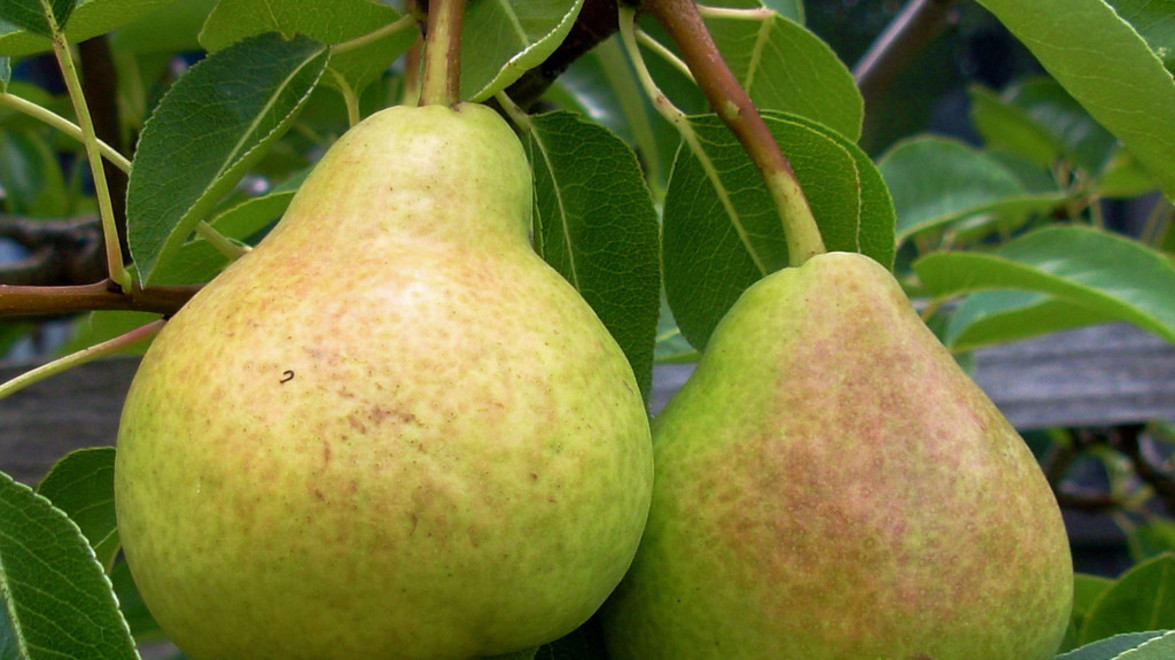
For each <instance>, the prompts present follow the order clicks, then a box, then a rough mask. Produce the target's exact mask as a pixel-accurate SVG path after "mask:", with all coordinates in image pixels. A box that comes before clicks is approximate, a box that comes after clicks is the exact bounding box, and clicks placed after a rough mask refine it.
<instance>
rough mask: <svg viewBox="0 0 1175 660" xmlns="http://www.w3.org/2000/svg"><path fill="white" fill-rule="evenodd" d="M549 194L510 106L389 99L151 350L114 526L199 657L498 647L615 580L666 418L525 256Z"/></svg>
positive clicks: (153, 596)
mask: <svg viewBox="0 0 1175 660" xmlns="http://www.w3.org/2000/svg"><path fill="white" fill-rule="evenodd" d="M531 195H532V183H531V175H530V169H529V167H528V165H527V161H526V156H525V153H524V152H523V149H522V146H521V144H520V142H519V141H518V139H517V137H516V136H515V135H514V133H513V132H512V131H511V130H510V128H509V126H508V125H507V124H506V123H505V122H504V121H502V120H501V119H500V118H499V117H498V115H497V114H496V113H494V112H493V111H492V110H490V109H488V108H486V107H484V106H479V105H471V104H459V105H456V106H453V107H447V106H444V107H442V106H426V107H394V108H389V109H386V110H383V111H381V112H379V113H377V114H375V115H372V116H371V117H369V118H368V119H366V120H364V121H362V122H361V123H359V124H358V125H356V126H355V127H354V128H353V129H352V130H350V131H348V132H347V133H346V134H345V135H344V136H343V137H342V138H341V139H340V140H339V141H338V142H337V143H336V144H335V145H334V146H333V147H332V148H331V149H330V150H329V151H328V152H327V153H326V154H325V156H324V157H323V158H322V160H321V162H320V163H319V164H318V165H317V166H316V167H315V169H314V171H313V172H312V174H311V175H310V176H309V177H308V178H307V180H306V181H305V183H304V185H303V186H302V188H301V189H300V190H299V192H298V193H297V195H296V196H295V198H294V199H293V201H292V202H291V204H290V207H289V209H288V211H287V213H286V214H285V216H284V217H283V218H282V220H281V221H280V222H279V223H278V225H277V226H276V227H275V228H274V230H273V231H272V232H271V233H270V234H269V235H268V236H267V237H266V238H265V239H264V240H263V241H262V242H261V243H260V244H259V245H258V246H257V248H256V249H254V250H253V251H251V252H250V253H248V254H247V255H246V256H244V257H243V258H241V259H240V260H238V261H237V262H235V263H234V264H233V265H232V266H230V267H229V268H228V269H226V270H225V271H224V272H223V273H222V274H221V275H220V276H219V277H217V278H216V279H215V280H214V281H212V282H211V283H210V284H209V285H208V286H206V287H205V288H204V289H202V290H201V291H200V292H199V293H198V294H197V295H196V296H195V297H194V298H193V299H192V300H191V301H190V302H189V303H188V304H187V305H185V306H184V307H183V309H182V310H180V311H179V313H177V314H176V315H175V317H174V318H173V319H171V320H170V321H169V322H168V323H167V325H166V326H165V327H164V329H163V330H162V332H161V333H160V334H159V336H158V337H157V338H156V339H155V341H154V343H153V344H152V345H151V347H150V349H149V350H148V352H147V354H146V356H145V357H144V358H143V362H142V365H141V367H140V369H139V371H138V373H137V374H136V376H135V379H134V382H133V384H132V386H131V389H130V391H129V394H128V396H127V400H126V404H125V408H124V411H123V414H122V421H121V427H120V429H119V434H118V454H117V461H116V465H115V489H116V490H115V494H116V505H117V512H118V524H119V533H120V536H121V539H122V542H123V546H124V548H125V551H126V558H127V561H128V563H129V566H130V569H131V573H132V575H133V576H134V579H135V582H136V584H137V585H138V587H139V589H140V591H141V592H142V596H143V598H144V600H145V601H146V604H147V606H148V608H149V609H150V611H151V613H152V614H153V615H154V616H155V618H156V619H157V620H158V622H159V623H160V625H161V626H162V628H163V630H164V631H165V632H166V633H167V634H168V635H169V636H170V637H171V638H172V639H173V640H174V641H175V642H176V643H177V645H178V646H179V647H180V648H181V649H182V650H183V651H185V652H186V654H187V655H188V656H189V657H191V658H192V659H193V660H241V659H245V658H248V659H250V660H267V659H273V660H278V659H280V660H298V659H307V660H311V659H313V660H331V659H347V660H359V659H364V660H372V659H381V658H396V659H417V658H419V659H428V660H440V659H446V658H453V659H465V658H476V657H481V656H489V655H495V654H504V653H507V652H511V651H514V650H518V649H524V648H529V647H534V646H537V645H540V644H542V643H544V642H547V641H550V640H552V639H555V638H558V637H560V636H562V635H563V634H565V633H567V632H569V631H571V630H572V629H574V628H575V627H576V626H578V625H579V624H580V623H581V622H583V621H584V620H586V619H587V618H588V617H589V616H590V615H591V614H592V613H593V612H594V611H595V610H596V609H597V608H598V606H599V605H600V603H602V602H603V601H604V599H605V597H606V596H607V595H608V593H609V592H610V591H611V590H612V589H613V588H614V587H615V585H616V584H617V583H618V582H619V581H620V578H621V577H622V576H623V574H624V572H625V570H626V569H627V568H628V566H629V564H630V562H631V560H632V556H633V554H634V553H635V551H636V547H637V543H638V541H639V537H640V534H641V531H642V529H643V526H644V523H645V517H646V513H647V509H648V503H649V497H650V492H651V487H652V462H651V455H652V448H651V443H650V439H649V426H648V419H647V415H646V412H645V409H644V405H643V403H642V399H641V395H640V393H639V391H638V387H637V384H636V381H635V379H634V376H633V373H632V371H631V368H630V366H629V364H628V362H627V361H626V359H625V356H624V354H623V353H622V352H621V350H620V348H619V347H618V345H617V344H616V343H615V341H614V340H613V339H612V337H611V336H610V335H609V333H608V332H607V330H606V329H605V328H604V326H603V325H602V324H601V322H600V321H599V319H598V318H597V317H596V316H595V315H594V314H593V312H592V311H591V309H590V308H589V307H588V305H587V304H586V303H585V302H584V301H583V299H582V298H581V297H580V296H579V295H578V293H577V292H576V291H575V290H574V289H573V288H572V287H571V286H570V285H568V284H567V283H566V282H565V281H564V280H563V279H562V278H561V277H560V276H559V275H558V274H557V273H556V272H555V271H554V270H552V269H551V268H549V267H548V266H547V265H546V264H545V263H544V262H543V261H542V260H541V259H540V258H539V257H538V256H537V255H536V254H535V253H534V252H533V250H532V249H531V246H530V243H529V238H528V231H529V229H530V219H531V203H532V202H531Z"/></svg>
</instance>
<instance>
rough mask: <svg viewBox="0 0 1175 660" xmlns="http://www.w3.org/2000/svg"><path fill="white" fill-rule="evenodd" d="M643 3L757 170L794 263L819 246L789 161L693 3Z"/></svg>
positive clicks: (678, 0) (655, 0)
mask: <svg viewBox="0 0 1175 660" xmlns="http://www.w3.org/2000/svg"><path fill="white" fill-rule="evenodd" d="M643 6H644V7H645V9H647V10H648V11H649V13H650V14H652V15H653V18H655V19H656V20H657V22H658V23H660V24H661V27H663V28H665V31H666V32H667V33H669V36H670V37H671V38H672V39H673V41H674V43H675V44H677V48H678V50H680V51H681V55H682V59H683V60H685V63H686V65H687V66H689V69H690V71H691V72H692V73H693V75H694V79H695V80H696V81H697V83H698V87H699V88H701V90H702V93H703V94H705V95H706V99H707V100H709V101H710V105H711V106H713V108H714V110H715V112H717V114H718V117H719V118H720V119H721V120H722V121H723V123H725V124H726V125H727V127H729V128H730V130H731V132H733V133H734V135H735V136H736V137H737V138H738V141H739V143H741V144H742V146H743V149H744V150H746V152H747V155H748V156H749V157H750V159H751V162H753V163H754V164H755V167H756V168H758V170H759V173H760V174H761V175H762V177H763V182H764V183H765V184H766V186H767V192H768V193H769V194H770V195H771V198H772V200H773V201H774V202H775V208H776V211H777V212H778V213H779V217H780V220H781V222H782V223H783V232H784V236H785V237H786V239H787V249H788V261H789V263H790V264H791V265H792V266H799V265H802V264H803V263H804V262H806V261H807V260H808V258H809V257H811V256H813V255H817V254H822V253H823V252H825V247H824V240H823V239H822V238H821V236H820V228H819V227H818V226H817V225H816V218H815V217H814V216H813V215H812V209H811V208H810V207H809V206H808V200H807V198H805V197H804V193H803V190H801V189H800V184H799V181H797V180H796V175H795V172H794V171H793V170H792V167H791V163H789V162H788V160H787V157H786V156H784V154H783V152H782V151H781V150H780V148H779V144H778V143H777V142H776V141H775V137H774V136H773V135H772V134H771V129H769V128H768V127H767V124H766V123H764V121H763V117H762V116H761V115H760V114H759V111H758V110H757V109H756V108H755V105H754V103H752V102H751V98H750V96H748V95H747V92H746V90H744V89H743V87H742V85H740V84H739V82H738V79H737V78H736V77H735V76H734V73H733V72H732V71H731V70H730V67H729V66H727V64H726V62H725V61H724V60H723V59H722V55H721V54H720V53H719V51H718V47H717V46H715V45H714V40H713V39H712V38H711V37H710V32H709V30H707V29H706V23H705V22H704V21H703V20H702V15H701V13H700V12H699V11H698V7H697V5H696V4H695V3H694V1H693V0H645V2H644V3H643Z"/></svg>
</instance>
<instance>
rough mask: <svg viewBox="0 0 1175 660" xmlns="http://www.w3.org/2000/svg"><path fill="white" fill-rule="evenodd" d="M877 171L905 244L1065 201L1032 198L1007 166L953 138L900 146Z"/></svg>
mask: <svg viewBox="0 0 1175 660" xmlns="http://www.w3.org/2000/svg"><path fill="white" fill-rule="evenodd" d="M877 167H878V168H879V169H880V170H881V174H882V176H884V177H885V182H886V184H887V185H888V186H889V192H890V194H891V195H892V196H893V205H894V211H895V212H896V213H897V235H898V240H899V241H904V240H906V239H908V238H909V237H910V236H913V235H914V234H917V233H919V232H922V231H925V230H928V229H932V228H936V227H941V226H942V225H946V224H949V223H952V222H956V221H958V220H961V219H963V218H967V217H971V216H976V215H979V214H1027V213H1032V212H1041V211H1045V210H1047V209H1049V208H1051V207H1053V206H1055V205H1056V204H1057V203H1059V202H1060V201H1061V200H1063V199H1064V195H1063V194H1062V193H1060V192H1057V193H1051V194H1030V193H1029V192H1027V191H1026V190H1025V189H1024V186H1023V185H1021V183H1020V181H1019V179H1018V178H1017V177H1016V176H1015V175H1014V174H1013V173H1012V172H1011V171H1010V170H1009V169H1008V168H1007V167H1005V166H1004V165H1003V163H1001V162H1000V161H998V160H996V159H995V158H992V157H990V156H988V155H987V154H984V153H983V152H980V151H977V150H975V149H973V148H971V147H969V146H967V145H965V144H963V143H962V142H959V141H957V140H953V139H948V138H941V137H934V136H922V137H917V138H912V139H909V140H905V141H902V142H899V143H898V144H897V145H895V146H894V147H893V148H892V149H890V150H889V151H888V152H886V153H885V155H884V156H882V157H881V159H880V160H879V161H878V163H877Z"/></svg>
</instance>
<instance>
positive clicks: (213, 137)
mask: <svg viewBox="0 0 1175 660" xmlns="http://www.w3.org/2000/svg"><path fill="white" fill-rule="evenodd" d="M327 57H328V51H327V49H326V48H325V47H324V46H323V45H321V44H319V43H317V42H315V41H312V40H310V39H307V38H305V37H295V38H293V39H290V40H285V39H282V38H281V37H280V36H278V35H276V34H273V33H270V34H265V35H260V36H257V37H251V38H249V39H246V40H244V41H241V42H238V43H236V44H234V45H233V46H230V47H228V48H226V49H224V50H221V51H217V52H216V53H213V54H212V55H210V56H208V58H207V59H205V60H202V61H201V62H199V63H198V64H196V65H195V66H193V67H192V68H191V69H189V70H188V72H187V73H186V74H185V75H184V76H182V77H181V78H180V79H179V80H178V81H176V83H175V84H174V85H173V86H172V88H171V89H170V90H169V91H168V93H167V94H166V95H165V96H164V97H163V99H162V100H160V102H159V105H158V106H157V107H156V109H155V111H154V113H152V115H151V118H150V119H149V120H148V121H147V123H146V125H145V126H144V127H143V133H142V136H141V137H140V139H139V146H138V149H137V151H136V154H135V161H134V167H133V169H132V170H131V175H130V181H129V183H128V189H127V232H128V240H129V242H130V248H131V254H132V255H133V256H134V258H135V263H136V264H137V266H138V268H139V277H140V279H141V280H142V281H143V282H151V281H153V278H154V276H155V271H156V269H157V267H158V266H159V265H160V264H162V263H166V261H167V260H168V258H169V257H170V256H171V255H172V254H174V253H175V251H177V250H179V249H180V246H181V245H183V243H184V241H185V240H186V239H187V237H188V235H189V234H190V233H191V232H192V229H193V228H194V227H195V226H196V223H197V222H199V221H200V220H203V219H205V216H206V215H207V214H208V213H209V212H210V211H211V210H212V208H213V206H214V205H215V204H216V203H217V201H219V200H220V198H221V197H223V196H224V195H225V194H226V193H227V192H228V191H229V190H231V189H232V188H233V186H234V185H236V183H237V181H239V180H240V178H241V177H242V176H243V175H244V173H245V171H246V170H247V169H248V168H249V167H250V166H251V165H252V164H253V163H255V162H257V161H258V160H259V159H260V158H261V157H262V156H264V155H265V150H266V148H267V147H268V146H269V145H270V144H272V143H273V142H274V141H276V140H277V139H278V138H279V137H281V135H282V133H284V132H285V130H286V129H287V128H288V127H289V126H290V124H291V123H292V121H293V119H294V117H295V116H296V115H297V113H298V110H299V109H301V107H302V105H303V104H304V103H305V102H306V99H307V98H308V97H309V95H310V92H311V91H312V90H313V89H314V87H315V85H316V84H317V83H318V79H319V77H320V76H321V75H322V71H323V69H324V68H325V65H326V61H327Z"/></svg>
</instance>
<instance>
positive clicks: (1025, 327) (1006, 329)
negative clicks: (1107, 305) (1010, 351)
mask: <svg viewBox="0 0 1175 660" xmlns="http://www.w3.org/2000/svg"><path fill="white" fill-rule="evenodd" d="M1117 318H1118V317H1117V316H1116V315H1115V314H1114V313H1113V312H1111V311H1108V310H1100V309H1097V308H1092V307H1086V306H1084V305H1080V304H1075V303H1073V302H1070V301H1068V300H1063V299H1059V298H1056V297H1054V296H1050V295H1046V294H1041V293H1034V292H1031V291H1016V290H1011V289H1007V290H1005V289H996V290H991V291H976V292H975V293H972V294H970V295H968V296H967V297H966V298H964V299H963V301H962V302H961V303H959V305H958V307H956V308H955V309H954V311H953V313H952V314H951V316H950V320H949V321H948V322H947V326H946V329H945V331H944V333H943V343H945V344H946V345H947V346H950V347H951V349H952V350H954V351H955V352H963V351H971V350H975V349H977V348H982V347H984V346H990V345H993V344H1005V343H1009V342H1014V341H1020V340H1023V339H1029V338H1031V337H1038V336H1041V335H1047V334H1050V333H1053V332H1060V331H1062V330H1070V329H1073V328H1079V327H1083V326H1087V325H1096V324H1099V323H1110V322H1113V321H1115V320H1117Z"/></svg>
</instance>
